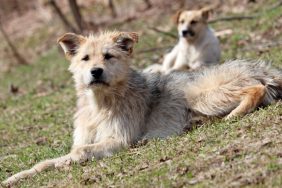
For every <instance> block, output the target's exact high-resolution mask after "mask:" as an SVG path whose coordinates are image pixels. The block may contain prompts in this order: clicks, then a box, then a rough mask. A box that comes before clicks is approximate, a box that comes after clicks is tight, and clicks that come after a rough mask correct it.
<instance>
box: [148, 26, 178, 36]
mask: <svg viewBox="0 0 282 188" xmlns="http://www.w3.org/2000/svg"><path fill="white" fill-rule="evenodd" d="M149 29H151V30H153V31H155V32H158V33H162V34H164V35H167V36H170V37H171V38H175V39H176V38H177V35H175V34H173V33H170V32H167V31H163V30H161V29H158V28H156V27H149Z"/></svg>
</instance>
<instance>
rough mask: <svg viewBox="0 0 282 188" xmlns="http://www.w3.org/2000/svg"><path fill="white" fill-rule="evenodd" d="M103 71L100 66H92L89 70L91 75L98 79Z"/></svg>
mask: <svg viewBox="0 0 282 188" xmlns="http://www.w3.org/2000/svg"><path fill="white" fill-rule="evenodd" d="M103 71H104V70H103V69H102V68H94V69H92V70H91V75H92V76H93V78H95V79H96V80H98V79H99V78H100V77H101V76H102V74H103Z"/></svg>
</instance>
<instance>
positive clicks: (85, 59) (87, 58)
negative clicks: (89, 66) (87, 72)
mask: <svg viewBox="0 0 282 188" xmlns="http://www.w3.org/2000/svg"><path fill="white" fill-rule="evenodd" d="M81 60H82V61H88V60H89V55H85V56H84V57H83V58H82V59H81Z"/></svg>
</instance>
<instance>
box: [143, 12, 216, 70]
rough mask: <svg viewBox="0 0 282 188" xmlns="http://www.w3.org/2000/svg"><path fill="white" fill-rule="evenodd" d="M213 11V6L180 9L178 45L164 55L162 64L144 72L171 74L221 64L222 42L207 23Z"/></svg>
mask: <svg viewBox="0 0 282 188" xmlns="http://www.w3.org/2000/svg"><path fill="white" fill-rule="evenodd" d="M210 11H211V9H210V8H203V9H200V10H191V11H178V12H177V13H176V15H175V18H174V19H175V22H176V23H177V25H178V27H177V28H178V34H179V41H178V43H177V45H176V46H175V47H174V48H173V49H172V51H171V52H170V53H168V54H167V55H165V57H164V61H163V64H162V65H158V64H154V65H152V66H150V67H148V68H147V69H145V72H163V73H170V72H171V71H175V70H176V71H177V70H178V71H181V70H187V69H189V70H194V69H198V68H200V67H203V66H210V65H215V64H218V63H219V61H220V44H219V41H218V39H217V37H216V36H215V34H214V32H213V31H212V29H211V28H210V27H209V26H208V24H207V20H208V17H209V12H210Z"/></svg>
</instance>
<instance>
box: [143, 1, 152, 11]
mask: <svg viewBox="0 0 282 188" xmlns="http://www.w3.org/2000/svg"><path fill="white" fill-rule="evenodd" d="M144 2H145V4H146V9H150V8H152V3H151V1H150V0H144Z"/></svg>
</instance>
